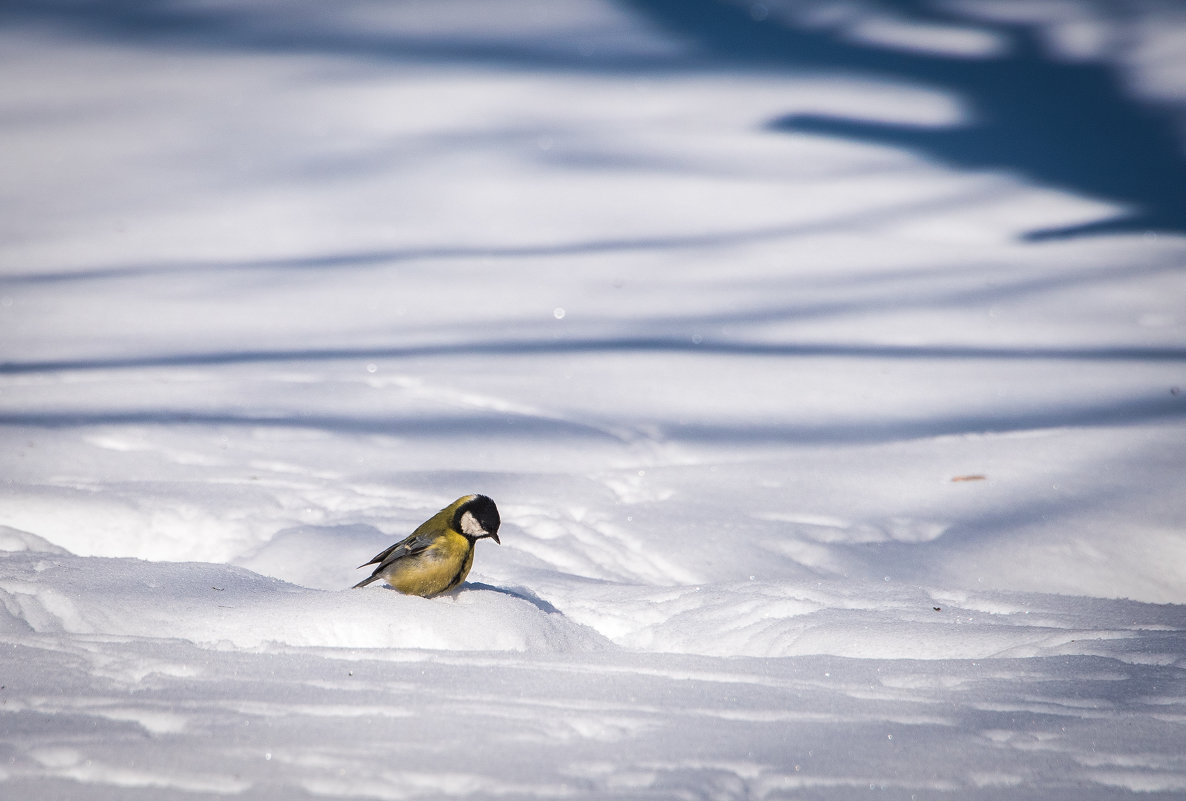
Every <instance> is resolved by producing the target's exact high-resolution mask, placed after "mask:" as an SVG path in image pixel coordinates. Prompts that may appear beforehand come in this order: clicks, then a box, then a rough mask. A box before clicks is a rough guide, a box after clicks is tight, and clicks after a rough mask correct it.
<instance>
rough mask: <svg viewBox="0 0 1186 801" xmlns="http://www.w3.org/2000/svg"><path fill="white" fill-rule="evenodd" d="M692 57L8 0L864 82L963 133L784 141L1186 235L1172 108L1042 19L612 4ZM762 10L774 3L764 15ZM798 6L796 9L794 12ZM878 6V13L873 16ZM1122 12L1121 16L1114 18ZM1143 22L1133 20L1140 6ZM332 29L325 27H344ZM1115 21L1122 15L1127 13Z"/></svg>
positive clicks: (566, 60) (864, 127)
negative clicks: (918, 37) (860, 152)
mask: <svg viewBox="0 0 1186 801" xmlns="http://www.w3.org/2000/svg"><path fill="white" fill-rule="evenodd" d="M617 2H618V4H619V5H620V6H622V7H623V8H624V9H626V10H627V11H628V12H631V13H633V14H635V15H637V16H638V17H641V18H643V19H645V20H646V21H648V22H650V23H651V24H652V25H653V26H655V27H657V28H658V30H660V31H662V32H665V33H667V34H669V38H670V39H671V40H673V41H677V42H682V43H684V44H686V45H689V47H685V48H683V49H682V50H669V51H647V50H646V49H645V48H635V49H631V48H630V47H629V46H622V47H618V48H603V49H602V51H601V52H596V53H593V52H589V51H587V50H586V51H585V52H582V50H581V48H580V47H578V41H579V39H580V36H581V31H580V30H578V29H575V28H572V29H564V30H563V33H557V34H556V36H554V37H539V36H522V37H515V36H509V37H508V36H502V37H501V38H500V37H498V36H496V35H494V34H489V35H486V36H483V35H479V34H474V33H472V32H471V33H469V34H466V35H443V34H440V33H436V34H433V35H420V36H413V35H410V34H401V33H400V32H399V31H397V30H391V29H384V30H370V29H367V28H365V27H362V26H355V27H351V26H350V25H348V24H346V23H344V22H343V21H342V20H338V19H337V18H334V17H326V12H325V11H324V10H319V9H318V8H317V6H316V4H310V5H299V4H298V6H297V7H295V8H293V9H291V13H286V14H284V15H278V14H274V13H270V12H261V11H260V10H259V9H258V8H252V7H249V6H248V7H241V8H236V7H234V6H220V7H217V8H213V7H205V6H193V5H192V4H179V3H167V2H166V3H145V2H141V0H100V2H91V3H77V2H70V1H69V0H11V1H10V2H6V3H4V4H3V5H0V20H6V21H10V22H32V23H38V24H50V25H54V26H56V27H59V28H62V29H65V30H70V31H74V32H75V33H77V34H79V35H85V36H92V37H105V38H108V39H114V40H118V41H129V42H134V43H144V42H149V43H163V44H166V45H169V46H174V47H188V48H198V49H206V50H230V51H234V50H239V51H242V50H247V51H252V52H264V53H277V54H292V53H306V54H317V55H331V56H337V57H343V58H351V59H365V60H372V61H374V60H378V61H389V62H393V63H477V64H489V65H497V66H500V67H508V68H517V69H531V70H550V71H580V72H595V73H598V74H635V75H637V74H647V73H657V74H670V73H671V72H687V71H693V70H697V71H704V70H761V71H767V72H768V71H775V72H782V73H789V74H804V73H807V72H817V73H828V74H860V75H867V76H870V77H873V78H877V79H881V80H885V79H889V80H898V81H905V82H908V83H911V84H916V85H920V86H925V87H931V88H934V89H937V90H940V91H944V92H947V93H948V94H950V95H952V96H953V97H957V98H959V99H960V100H962V101H963V102H964V104H965V105H966V106H967V107H968V108H969V109H970V111H971V118H970V119H969V120H967V121H965V122H964V123H963V124H961V125H957V126H951V127H944V128H935V127H923V126H918V125H909V124H901V123H889V122H884V121H873V120H868V119H851V118H842V117H836V116H825V115H812V114H786V115H782V116H779V117H776V118H774V119H772V120H770V121H769V122H768V128H769V129H770V130H773V131H780V132H786V133H800V134H819V135H827V136H837V137H843V138H846V139H851V140H857V141H864V142H873V143H878V144H884V145H888V146H893V147H898V148H903V149H906V150H911V151H914V152H916V153H919V154H921V155H922V156H924V157H927V158H930V159H934V160H935V161H938V162H942V163H945V164H948V165H950V166H952V167H954V168H956V169H966V170H985V169H990V170H999V171H1002V172H1006V173H1012V174H1017V175H1021V176H1024V177H1025V178H1027V179H1029V180H1031V181H1033V182H1035V183H1039V184H1044V185H1047V186H1051V187H1056V188H1059V189H1062V190H1066V191H1069V192H1073V193H1075V194H1078V195H1082V196H1085V197H1091V198H1095V199H1098V200H1101V201H1104V202H1107V203H1110V204H1114V205H1117V206H1119V207H1121V208H1122V209H1124V211H1122V212H1121V213H1119V214H1117V215H1115V216H1112V217H1109V218H1106V219H1100V220H1096V221H1091V222H1085V223H1082V224H1077V225H1071V226H1066V227H1061V228H1053V229H1040V230H1033V231H1030V232H1029V233H1028V234H1027V235H1026V238H1027V239H1030V240H1041V239H1049V238H1058V237H1072V236H1080V235H1086V234H1099V233H1111V232H1131V231H1148V230H1161V231H1170V232H1177V233H1182V232H1186V155H1184V153H1183V149H1182V146H1181V144H1180V137H1179V134H1178V131H1177V129H1176V125H1175V120H1174V116H1173V113H1172V110H1171V109H1168V108H1164V107H1160V106H1158V105H1156V104H1154V103H1151V102H1143V101H1141V100H1139V99H1138V98H1137V97H1135V96H1134V93H1133V92H1131V91H1129V90H1128V89H1127V87H1126V85H1125V79H1124V76H1123V75H1122V73H1121V71H1120V68H1119V67H1118V66H1117V65H1116V64H1115V63H1112V62H1110V61H1109V60H1107V58H1106V56H1107V55H1115V54H1114V53H1113V54H1105V57H1104V58H1097V59H1095V60H1081V61H1069V60H1065V59H1060V58H1059V57H1057V56H1056V55H1054V54H1052V53H1051V52H1049V50H1048V48H1046V47H1044V46H1043V45H1042V43H1041V41H1040V34H1041V31H1040V30H1039V28H1038V26H1037V25H1036V24H1020V23H1008V22H1000V21H989V20H986V19H984V18H980V17H975V16H973V15H972V14H971V12H967V11H960V10H959V9H958V8H956V7H953V6H950V5H949V4H944V5H941V4H938V3H934V4H932V3H928V2H923V0H896V1H895V2H891V0H873V3H872V5H871V6H869V7H868V8H867V9H866V11H865V12H864V13H865V14H866V15H870V14H873V13H884V14H887V15H891V16H893V17H895V18H897V19H899V20H901V21H904V22H906V23H907V24H924V25H940V26H959V27H960V28H962V29H965V30H967V29H972V30H975V31H979V32H981V33H984V34H986V35H989V36H991V37H994V38H995V39H996V40H997V41H999V42H1001V43H1002V44H1003V45H1004V46H1003V48H1002V51H1003V52H1001V53H999V54H994V55H985V56H977V57H966V56H961V55H952V54H949V53H945V52H942V51H940V50H939V49H934V48H932V49H929V50H928V49H914V50H906V49H902V48H900V47H891V46H889V45H885V44H878V43H876V42H870V41H861V40H858V39H856V38H854V37H852V36H849V35H847V32H846V31H845V30H842V29H841V28H840V27H839V26H837V25H833V26H831V27H828V26H823V25H818V24H808V23H805V22H799V21H795V19H793V18H792V17H791V16H790V15H787V14H782V15H776V14H767V13H766V12H765V10H763V11H762V13H755V11H756V9H758V8H759V7H761V6H760V4H758V5H757V6H754V5H751V4H749V3H742V2H741V0H733V1H732V2H730V1H729V0H617ZM761 8H763V9H764V7H761ZM792 8H793V7H792ZM870 9H872V10H870ZM1112 13H1113V14H1115V15H1121V14H1123V13H1124V11H1123V10H1122V9H1120V8H1117V9H1114V10H1113V11H1112ZM1131 13H1134V14H1135V12H1131ZM335 20H336V22H335V24H326V23H327V22H333V21H335ZM1118 22H1119V23H1121V24H1122V23H1124V22H1125V18H1123V17H1118Z"/></svg>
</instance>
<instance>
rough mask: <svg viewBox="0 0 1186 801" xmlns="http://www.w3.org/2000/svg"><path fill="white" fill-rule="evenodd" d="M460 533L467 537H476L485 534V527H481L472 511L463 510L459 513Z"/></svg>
mask: <svg viewBox="0 0 1186 801" xmlns="http://www.w3.org/2000/svg"><path fill="white" fill-rule="evenodd" d="M461 533H462V534H464V535H466V536H467V537H477V536H480V535H482V534H485V533H486V529H484V528H482V524H481V523H479V522H478V518H476V517H474V516H473V514H472V513H470V512H464V513H462V515H461Z"/></svg>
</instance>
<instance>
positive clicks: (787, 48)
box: [622, 0, 1186, 240]
mask: <svg viewBox="0 0 1186 801" xmlns="http://www.w3.org/2000/svg"><path fill="white" fill-rule="evenodd" d="M622 2H623V4H624V5H626V6H627V7H629V8H631V9H634V10H636V11H637V12H639V13H640V14H642V15H644V16H646V17H647V18H649V19H651V20H653V21H655V22H657V23H659V24H660V25H662V26H663V27H664V28H666V29H667V30H670V31H672V32H673V33H677V34H679V35H681V36H685V37H688V38H690V39H692V40H693V41H695V42H696V44H698V45H699V46H700V47H701V48H703V50H704V51H705V52H706V54H707V56H706V57H707V58H708V59H710V60H719V61H723V62H726V63H733V64H738V65H741V64H749V65H764V66H767V67H774V68H777V69H783V70H794V71H802V70H826V71H834V72H857V73H862V74H868V75H871V76H875V77H878V78H890V79H897V80H905V81H908V82H911V83H916V84H921V85H924V86H929V87H934V88H937V89H940V90H943V91H946V92H948V93H950V94H951V95H953V96H955V97H958V98H960V99H961V100H962V101H964V102H965V104H966V105H967V106H968V107H969V108H970V110H971V119H969V120H967V121H966V122H964V123H963V124H961V125H958V126H954V127H946V128H929V127H922V126H917V125H908V124H900V123H888V122H877V121H870V120H861V119H845V118H840V117H835V116H822V115H807V114H789V115H785V116H782V117H778V118H776V119H773V120H771V121H770V122H769V128H770V129H771V130H774V131H782V132H788V133H810V134H823V135H829V136H839V137H844V138H847V139H852V140H858V141H863V142H873V143H878V144H885V145H891V146H894V147H900V148H904V149H907V150H912V151H915V152H917V153H919V154H921V155H923V156H925V157H928V158H931V159H934V160H936V161H939V162H943V163H946V164H949V165H951V166H953V167H955V168H958V169H970V170H981V169H993V170H1000V171H1004V172H1009V173H1015V174H1020V175H1022V176H1025V177H1026V178H1028V179H1030V180H1032V181H1034V182H1037V183H1042V184H1046V185H1049V186H1052V187H1057V188H1060V189H1065V190H1068V191H1071V192H1074V193H1076V194H1080V195H1084V196H1089V197H1093V198H1097V199H1100V200H1104V201H1107V202H1109V203H1113V204H1118V205H1120V206H1122V207H1124V208H1125V209H1127V210H1126V211H1125V212H1123V213H1121V214H1119V215H1117V216H1114V217H1111V218H1108V219H1103V220H1098V221H1094V222H1088V223H1084V224H1080V225H1073V226H1068V227H1064V228H1057V229H1043V230H1035V231H1031V232H1029V233H1028V234H1027V236H1026V238H1027V239H1031V240H1040V239H1049V238H1057V237H1070V236H1078V235H1084V234H1096V233H1110V232H1124V231H1146V230H1150V229H1156V230H1163V231H1173V232H1184V231H1186V158H1184V155H1183V151H1182V147H1181V144H1180V141H1179V136H1178V132H1177V130H1176V127H1175V121H1174V118H1173V116H1172V114H1171V112H1170V110H1168V109H1164V108H1160V107H1157V106H1155V105H1154V104H1152V103H1147V102H1141V101H1139V100H1138V99H1137V98H1135V97H1134V96H1133V93H1132V92H1131V91H1129V90H1128V89H1127V88H1126V86H1125V81H1124V77H1123V76H1122V74H1121V73H1120V70H1119V68H1118V67H1117V66H1116V65H1114V64H1111V63H1108V62H1106V61H1104V60H1095V61H1080V62H1069V61H1065V60H1060V59H1058V58H1057V57H1055V56H1053V55H1052V54H1050V53H1049V52H1047V50H1046V49H1045V48H1044V47H1043V46H1042V44H1041V42H1040V41H1039V31H1038V30H1037V29H1036V26H1032V25H1022V24H1009V23H1000V22H997V23H990V22H986V21H984V20H980V19H973V18H971V17H970V16H968V15H965V14H961V13H959V12H958V11H956V10H954V9H953V8H951V7H945V8H946V10H939V9H938V8H932V7H931V6H930V5H929V4H924V3H922V2H905V3H897V4H892V3H882V4H881V5H882V6H883V8H885V9H886V10H897V12H898V13H899V14H900V15H904V16H906V17H907V18H909V19H910V20H911V21H915V22H922V23H932V24H947V25H952V24H955V25H961V26H965V27H968V26H971V27H974V28H976V29H979V30H981V31H984V32H987V33H990V34H992V35H993V36H994V37H996V38H997V39H998V40H1000V41H1002V42H1004V43H1005V45H1006V46H1005V48H1004V50H1005V52H1004V53H1003V54H1001V55H996V56H991V57H983V58H967V57H957V56H951V55H946V54H944V53H941V52H927V51H909V52H908V51H904V50H898V49H891V48H889V47H886V46H882V45H877V44H872V43H865V42H860V41H853V40H851V39H847V38H844V37H842V35H841V34H840V33H839V32H837V31H836V30H830V29H824V28H808V27H794V26H792V25H791V24H789V23H785V22H783V21H775V20H774V19H773V18H766V19H764V20H762V21H756V20H755V19H754V15H753V14H752V13H751V10H750V9H749V8H747V7H743V6H741V5H735V4H732V3H728V2H719V0H622ZM937 5H938V4H936V6H937Z"/></svg>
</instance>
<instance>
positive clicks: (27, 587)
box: [0, 552, 604, 652]
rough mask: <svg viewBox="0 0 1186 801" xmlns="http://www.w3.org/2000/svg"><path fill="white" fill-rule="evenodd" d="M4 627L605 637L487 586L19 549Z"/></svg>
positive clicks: (488, 647) (519, 640)
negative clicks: (369, 581) (426, 589)
mask: <svg viewBox="0 0 1186 801" xmlns="http://www.w3.org/2000/svg"><path fill="white" fill-rule="evenodd" d="M0 603H2V606H3V612H0V621H2V622H0V630H3V631H7V632H21V631H26V632H35V633H38V634H47V633H52V634H77V635H92V636H94V635H101V636H105V637H110V636H116V637H134V638H150V639H161V638H169V639H173V638H176V639H181V640H187V641H190V642H193V643H195V644H198V645H202V646H206V647H212V648H248V649H262V650H274V649H277V648H286V647H328V648H362V649H375V648H424V649H437V650H471V651H528V650H530V651H544V652H547V651H570V650H581V649H589V648H596V647H601V646H603V645H604V641H603V640H602V639H601V638H600V637H599V636H597V635H596V634H594V633H593V632H591V631H589V630H588V629H586V628H585V627H583V626H581V625H579V624H576V623H573V622H571V621H569V620H567V619H566V618H565V617H564V616H563V615H561V614H559V613H558V612H557V611H556V610H555V609H554V608H552V607H550V606H549V605H547V604H545V603H542V602H540V601H538V600H536V599H534V598H531V597H528V596H524V595H521V594H517V593H514V592H509V591H505V590H498V589H495V588H490V587H483V586H480V585H472V584H467V585H463V586H462V587H461V588H460V589H459V590H458V591H456V592H454V593H452V594H450V595H447V596H443V597H440V598H434V599H424V598H416V597H409V596H405V595H401V594H399V593H397V592H394V591H391V590H387V589H384V588H379V587H372V588H367V589H364V590H340V591H336V592H326V591H321V590H311V589H307V588H303V587H299V586H296V585H294V584H288V583H286V582H284V581H280V580H279V579H273V578H267V577H265V576H261V575H259V574H257V573H253V572H251V571H248V570H244V569H242V568H237V567H228V566H223V565H214V564H204V563H155V562H145V561H142V560H138V559H102V558H96V557H89V558H83V557H75V556H70V555H66V554H62V553H52V554H51V553H45V552H41V553H37V552H28V553H14V554H11V555H9V556H8V557H7V558H6V559H4V561H3V562H0Z"/></svg>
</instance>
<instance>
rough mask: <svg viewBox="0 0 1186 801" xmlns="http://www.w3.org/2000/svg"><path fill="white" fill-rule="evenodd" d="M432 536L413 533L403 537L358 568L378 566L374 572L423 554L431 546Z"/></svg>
mask: <svg viewBox="0 0 1186 801" xmlns="http://www.w3.org/2000/svg"><path fill="white" fill-rule="evenodd" d="M433 539H434V538H433V537H432V535H427V534H420V533H419V532H416V533H413V534H411V535H410V536H407V537H404V538H403V539H402V540H400V541H399V542H397V543H396V544H395V545H392V546H391V547H390V548H388V549H386V550H384V551H380V552H379V553H377V554H375V555H374V556H373V557H372V558H371V560H370V561H369V562H366V563H364V564H361V565H359V567H366V566H367V565H376V564H377V565H378V567H377V568H375V571H376V572H377V571H379V570H382V569H383V568H385V567H387V566H388V565H389V564H391V563H392V562H394V561H395V560H397V559H403V558H404V557H405V556H415V555H416V554H418V553H421V552H423V551H424V550H425V549H427V548H428V546H429V545H432V541H433Z"/></svg>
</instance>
